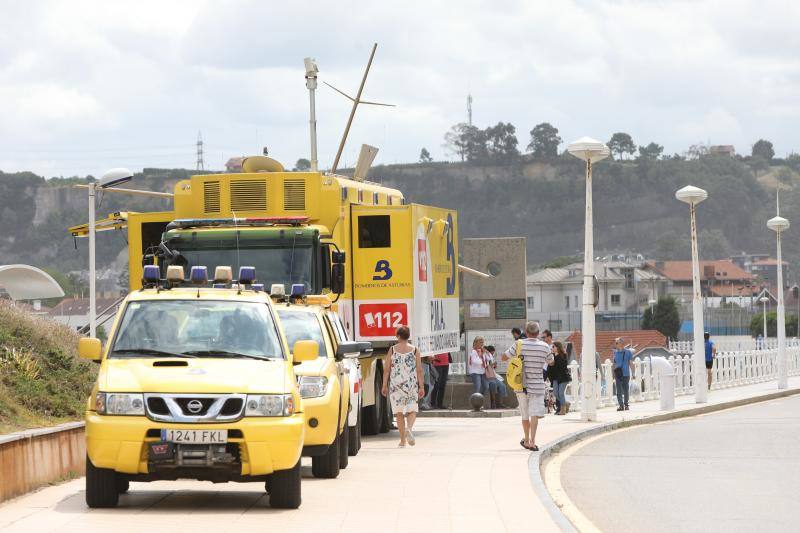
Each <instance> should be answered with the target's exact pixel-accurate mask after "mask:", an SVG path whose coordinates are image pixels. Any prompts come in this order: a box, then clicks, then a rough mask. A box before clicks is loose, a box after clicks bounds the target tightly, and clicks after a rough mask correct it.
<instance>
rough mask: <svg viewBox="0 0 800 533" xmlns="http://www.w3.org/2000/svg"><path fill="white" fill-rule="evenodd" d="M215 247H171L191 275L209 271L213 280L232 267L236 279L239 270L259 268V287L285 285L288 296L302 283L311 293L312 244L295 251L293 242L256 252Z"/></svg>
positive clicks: (221, 244) (220, 244) (187, 244)
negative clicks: (220, 270)
mask: <svg viewBox="0 0 800 533" xmlns="http://www.w3.org/2000/svg"><path fill="white" fill-rule="evenodd" d="M214 244H216V246H212V245H211V244H210V243H202V244H201V243H199V241H198V246H197V247H193V246H192V243H190V242H176V243H171V244H170V247H171V248H172V249H173V250H177V251H179V252H180V253H181V255H182V256H183V257H184V258H185V259H186V260H187V261H188V264H187V265H184V272H186V273H189V272H191V270H192V267H193V266H205V267H208V272H209V274H210V275H212V276H213V274H214V270H215V269H216V268H217V267H218V266H230V267H232V269H233V275H234V276H236V275H237V274H238V272H239V267H240V266H242V265H244V266H254V267H256V277H257V278H258V283H263V284H264V287H265V288H266V289H267V290H269V288H270V287H271V286H272V285H273V284H275V283H283V284H284V286H285V288H286V293H287V294H288V293H289V292H290V291H291V288H292V284H294V283H302V284H303V285H304V286H305V288H306V292H311V287H312V285H311V283H312V279H311V273H312V267H311V258H312V247H311V245H310V244H307V243H305V244H302V245H301V244H296V245H295V246H294V249H292V243H291V241H289V244H288V245H287V247H285V248H284V247H267V246H264V247H259V248H253V247H252V243H248V245H249V247H244V246H242V247H240V248H239V249H237V248H236V245H235V242H234V243H233V246H228V245H227V243H225V242H221V241H216V242H215V243H214Z"/></svg>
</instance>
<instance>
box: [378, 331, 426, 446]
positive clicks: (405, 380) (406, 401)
mask: <svg viewBox="0 0 800 533" xmlns="http://www.w3.org/2000/svg"><path fill="white" fill-rule="evenodd" d="M409 338H411V331H410V330H409V329H408V328H407V327H406V326H400V327H399V328H397V344H395V345H394V346H392V347H390V348H389V351H388V353H387V354H386V357H385V358H384V360H383V366H384V368H388V369H389V371H388V372H385V373H384V374H383V386H382V387H381V393H382V394H383V395H384V396H388V397H389V401H390V402H391V405H392V412H393V413H394V415H395V418H396V419H397V429H398V430H399V431H400V444H399V445H398V446H399V447H401V448H404V447H405V446H406V443H408V444H410V445H411V446H414V444H416V440H415V438H414V433H413V432H412V430H413V429H414V421H415V420H416V418H417V411H418V410H419V406H418V405H417V402H418V401H419V399H420V398H422V397H423V395H424V394H425V391H424V389H423V387H422V360H421V359H420V355H419V349H418V348H417V347H416V346H413V345H412V344H410V343H409V342H408V339H409Z"/></svg>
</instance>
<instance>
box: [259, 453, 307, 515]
mask: <svg viewBox="0 0 800 533" xmlns="http://www.w3.org/2000/svg"><path fill="white" fill-rule="evenodd" d="M265 489H266V490H267V492H268V493H269V505H270V507H272V508H273V509H297V508H298V507H300V502H301V499H302V498H301V492H300V460H299V459H298V461H297V464H296V465H294V468H290V469H289V470H278V471H277V472H274V473H273V474H272V475H271V476H270V477H269V481H267V482H266V483H265Z"/></svg>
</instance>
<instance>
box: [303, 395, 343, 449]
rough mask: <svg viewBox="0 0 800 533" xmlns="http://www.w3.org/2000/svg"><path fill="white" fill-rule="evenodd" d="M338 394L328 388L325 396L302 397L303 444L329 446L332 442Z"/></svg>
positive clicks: (337, 423) (337, 410)
mask: <svg viewBox="0 0 800 533" xmlns="http://www.w3.org/2000/svg"><path fill="white" fill-rule="evenodd" d="M338 396H339V394H338V393H337V392H336V391H333V390H328V391H327V393H326V394H325V396H320V397H319V398H303V411H304V412H305V415H306V419H305V424H306V428H305V429H306V431H305V438H304V439H303V446H306V447H308V446H329V445H331V444H332V443H333V440H334V439H335V438H336V432H337V429H338V425H339V398H338ZM303 455H314V453H311V452H309V453H303ZM317 455H318V454H317Z"/></svg>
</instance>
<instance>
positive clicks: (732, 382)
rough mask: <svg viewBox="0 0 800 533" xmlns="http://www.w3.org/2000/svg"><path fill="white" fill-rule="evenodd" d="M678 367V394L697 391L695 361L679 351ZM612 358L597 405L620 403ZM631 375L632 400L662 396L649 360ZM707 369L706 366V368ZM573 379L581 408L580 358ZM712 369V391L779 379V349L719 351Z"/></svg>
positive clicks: (793, 364)
mask: <svg viewBox="0 0 800 533" xmlns="http://www.w3.org/2000/svg"><path fill="white" fill-rule="evenodd" d="M786 351H787V355H788V359H789V366H788V372H789V375H790V376H796V375H800V346H798V345H797V343H793V345H792V346H791V347H787V349H786ZM668 361H669V362H670V364H672V367H673V368H674V369H675V395H676V396H681V395H687V394H694V386H695V384H694V382H693V376H692V368H693V366H694V363H693V361H692V356H691V355H690V354H681V353H676V354H674V355H671V356H670V357H669V358H668ZM612 366H613V365H612V363H611V360H610V359H606V360H605V361H604V362H603V363H601V364H600V367H599V369H598V372H597V386H596V387H595V390H596V391H597V393H596V399H597V406H598V407H609V406H614V405H616V404H617V401H616V395H615V391H614V375H613V371H612ZM632 367H633V368H632V375H631V380H630V387H631V388H630V402H642V401H647V400H656V399H658V398H659V397H660V393H661V391H660V386H659V380H658V379H657V376H656V375H655V374H654V372H653V369H652V366H651V364H650V361H649V360H648V359H644V360H642V359H639V358H638V357H637V358H635V359H634V360H633V365H632ZM704 370H705V369H704ZM569 371H570V375H571V376H572V382H570V384H569V386H568V387H567V395H568V396H569V397H570V402H571V407H570V410H576V411H580V407H581V394H580V393H581V390H580V389H581V385H580V367H579V365H578V362H577V361H572V362H571V363H570V364H569ZM711 371H712V374H711V375H712V382H711V390H719V389H727V388H730V387H741V386H744V385H752V384H754V383H761V382H764V381H772V380H777V378H778V350H777V349H774V348H770V349H751V350H743V351H718V352H717V357H716V358H715V359H714V366H713V367H712V369H711ZM705 376H706V373H705V372H703V378H704V379H703V383H702V386H703V387H705V386H706V381H705Z"/></svg>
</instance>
